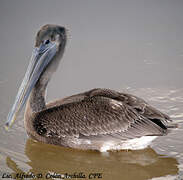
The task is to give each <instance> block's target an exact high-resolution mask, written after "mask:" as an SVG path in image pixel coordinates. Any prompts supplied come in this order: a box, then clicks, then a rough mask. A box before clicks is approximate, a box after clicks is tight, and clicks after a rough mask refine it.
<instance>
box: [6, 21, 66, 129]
mask: <svg viewBox="0 0 183 180" xmlns="http://www.w3.org/2000/svg"><path fill="white" fill-rule="evenodd" d="M66 40H67V33H66V29H65V28H64V27H62V26H58V25H50V24H49V25H45V26H43V27H42V28H41V29H40V30H39V31H38V33H37V35H36V42H35V46H34V49H33V53H32V57H31V60H30V63H29V66H28V68H27V71H26V73H25V77H24V79H23V81H22V84H21V86H20V88H19V91H18V94H17V96H16V98H15V102H14V104H13V106H12V109H11V110H10V112H9V114H8V117H7V122H6V125H5V127H6V129H8V127H9V126H11V125H12V124H13V122H14V120H15V119H16V116H17V115H18V113H19V112H20V111H21V109H22V108H23V106H24V105H25V103H26V101H27V99H28V97H29V95H30V93H31V91H32V89H33V88H34V86H35V85H36V83H37V82H38V81H39V80H40V79H41V82H42V83H44V84H47V83H48V81H49V79H50V77H51V75H52V73H53V72H54V71H56V68H57V67H58V63H59V61H60V59H61V57H62V55H63V52H64V49H65V45H66Z"/></svg>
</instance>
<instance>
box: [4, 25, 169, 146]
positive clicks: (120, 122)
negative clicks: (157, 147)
mask: <svg viewBox="0 0 183 180" xmlns="http://www.w3.org/2000/svg"><path fill="white" fill-rule="evenodd" d="M66 40H67V36H66V29H65V28H64V27H60V26H57V25H46V26H43V27H42V28H41V30H40V31H39V32H38V34H37V37H36V44H35V47H36V48H39V49H38V50H37V51H38V59H41V58H42V60H41V63H44V61H49V62H48V63H47V65H45V66H44V68H43V69H42V70H41V73H40V74H39V75H38V77H37V76H36V75H37V74H36V73H37V71H36V70H34V68H33V69H31V70H30V72H29V75H27V76H28V77H29V79H31V78H33V80H32V81H31V80H30V81H31V83H32V82H34V74H36V75H35V77H36V78H35V79H36V80H35V81H36V82H34V83H33V85H32V84H31V88H30V89H29V86H28V85H29V84H28V83H30V82H29V80H28V82H27V84H28V85H27V84H26V85H24V86H25V87H24V88H23V90H22V93H21V94H23V95H22V97H20V98H18V99H20V100H19V101H18V100H17V101H18V103H17V104H20V105H21V103H22V101H23V102H24V101H26V100H27V99H25V100H24V98H25V96H26V95H27V92H28V95H27V98H28V96H29V99H28V102H27V105H26V111H25V118H24V119H25V127H26V130H27V133H28V135H29V136H30V137H31V138H33V139H35V140H38V141H42V142H45V143H49V144H56V145H62V146H67V147H73V148H80V149H98V150H100V149H101V147H102V146H103V145H104V144H105V143H108V142H110V143H112V146H110V148H109V149H120V148H115V147H116V146H120V147H121V146H122V145H123V143H125V142H127V141H128V140H131V139H134V138H140V137H143V136H162V135H165V134H167V132H168V126H167V123H168V122H169V121H170V118H169V116H167V115H165V114H163V113H161V112H160V111H158V110H157V109H155V108H153V107H152V106H150V105H149V104H147V103H146V102H145V101H144V100H142V99H141V98H138V97H136V96H134V95H131V94H127V93H120V92H116V91H114V90H109V89H93V90H90V91H87V92H84V93H81V94H78V95H73V96H70V97H67V98H64V99H62V100H59V101H55V102H51V103H48V104H46V103H45V90H46V87H47V84H48V82H49V80H50V78H51V75H52V73H53V72H54V71H55V70H56V68H57V66H58V63H59V61H60V59H61V57H62V55H63V52H64V49H65V45H66ZM49 44H51V45H49ZM48 45H49V48H50V49H51V48H52V49H54V48H55V49H54V53H53V52H52V51H50V49H49V48H48V47H47V46H48ZM41 48H42V49H41ZM40 49H41V52H40ZM44 51H45V52H46V53H47V54H46V55H45V56H44V53H45V52H44ZM52 54H53V55H52ZM48 55H49V57H50V56H51V57H50V58H47V56H48ZM36 58H37V56H36ZM43 58H45V60H44V59H43ZM43 60H44V61H43ZM37 61H38V60H37ZM38 66H39V65H38ZM33 67H35V65H34V66H33ZM41 67H42V64H41V65H40V66H39V68H38V72H39V71H40V68H41ZM34 71H36V72H35V73H34ZM29 94H30V95H29ZM22 99H23V100H22ZM15 104H16V103H15ZM19 109H20V108H19ZM19 109H18V110H14V111H13V110H12V112H13V113H11V112H10V115H9V117H11V118H9V121H10V119H13V117H14V116H15V115H16V113H17V112H18V111H19ZM11 114H13V115H14V114H15V115H14V116H13V115H12V116H11ZM8 123H9V122H8ZM8 123H7V125H9V124H8Z"/></svg>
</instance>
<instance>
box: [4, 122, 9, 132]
mask: <svg viewBox="0 0 183 180" xmlns="http://www.w3.org/2000/svg"><path fill="white" fill-rule="evenodd" d="M9 127H10V124H9V123H6V124H5V126H4V128H5V130H6V131H8V130H9Z"/></svg>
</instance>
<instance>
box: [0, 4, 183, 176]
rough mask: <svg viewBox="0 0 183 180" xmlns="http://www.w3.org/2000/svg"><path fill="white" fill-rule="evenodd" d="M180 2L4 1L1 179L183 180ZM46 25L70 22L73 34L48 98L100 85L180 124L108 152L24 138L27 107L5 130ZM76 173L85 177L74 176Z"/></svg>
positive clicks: (0, 9) (0, 8)
mask: <svg viewBox="0 0 183 180" xmlns="http://www.w3.org/2000/svg"><path fill="white" fill-rule="evenodd" d="M137 2H138V3H137ZM182 7H183V2H181V1H169V0H162V1H154V0H153V1H148V2H147V1H142V0H139V1H120V2H117V1H116V2H114V1H106V0H105V1H104V0H100V1H95V0H94V1H87V2H86V1H84V0H83V1H82V0H78V1H70V2H69V1H66V0H62V1H57V0H53V1H48V0H38V1H29V2H28V1H27V2H25V1H24V0H17V1H16V2H12V1H8V0H6V1H5V0H1V2H0V27H1V33H0V40H1V41H0V179H10V177H11V176H12V178H13V177H14V178H15V177H16V176H18V175H17V174H18V173H19V175H26V174H27V175H29V177H30V176H32V177H34V175H36V176H38V174H39V177H41V175H42V176H43V178H42V179H46V178H47V179H54V177H55V179H56V177H57V179H63V176H65V177H66V176H67V177H69V175H70V176H72V177H73V178H72V179H89V178H90V179H94V177H95V179H104V180H111V179H115V180H134V179H135V180H146V179H153V180H182V179H183V141H182V137H183V135H182V134H183V83H182V77H183V55H182V54H183V49H182V47H183V36H182V32H183V21H182V15H183V11H182ZM45 23H55V24H60V25H65V26H66V27H69V29H70V34H71V37H70V38H69V41H68V46H67V49H66V52H65V55H64V58H63V61H62V62H61V64H60V66H59V68H58V71H57V72H56V74H55V76H54V77H53V79H52V80H51V82H50V84H49V88H48V101H49V100H53V99H57V98H62V97H65V96H69V95H72V94H76V93H78V92H83V91H85V90H88V89H91V88H95V87H105V88H111V89H115V90H118V91H125V92H129V93H132V94H135V95H137V96H139V97H142V98H144V99H145V100H146V101H147V102H149V103H150V104H152V105H153V106H155V107H156V108H158V109H160V110H161V111H163V112H165V113H167V114H168V115H170V116H171V117H172V119H173V121H174V122H176V123H178V125H179V126H178V128H177V129H175V130H173V131H172V132H171V133H170V134H168V135H167V136H164V137H159V138H158V139H156V140H155V141H154V142H153V143H152V144H151V146H150V147H148V148H147V149H144V150H139V151H118V152H108V153H100V152H97V151H79V150H74V149H68V148H64V147H57V146H52V145H47V144H42V143H39V142H34V141H33V140H31V139H29V138H28V137H27V135H26V132H25V129H24V125H23V112H22V113H21V114H20V116H19V117H18V119H17V120H16V122H15V124H14V126H13V127H12V128H11V129H10V131H9V132H6V131H5V130H4V128H3V127H2V125H3V124H4V122H5V121H6V116H7V114H8V111H9V109H10V107H11V105H12V103H13V100H14V97H15V95H16V93H17V90H18V87H19V85H20V82H21V80H22V77H23V75H24V72H25V70H26V67H27V64H28V62H29V57H30V56H31V50H32V46H33V43H34V36H35V33H36V31H37V29H39V27H40V26H42V25H43V24H45ZM31 173H32V174H31ZM77 175H78V176H80V177H83V178H79V177H78V178H74V177H76V176H77ZM3 177H5V178H3ZM8 177H9V178H8ZM99 177H101V178H99ZM19 179H20V178H19ZM25 179H30V178H25ZM35 179H36V178H35ZM37 179H38V177H37ZM40 179H41V178H40Z"/></svg>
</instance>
